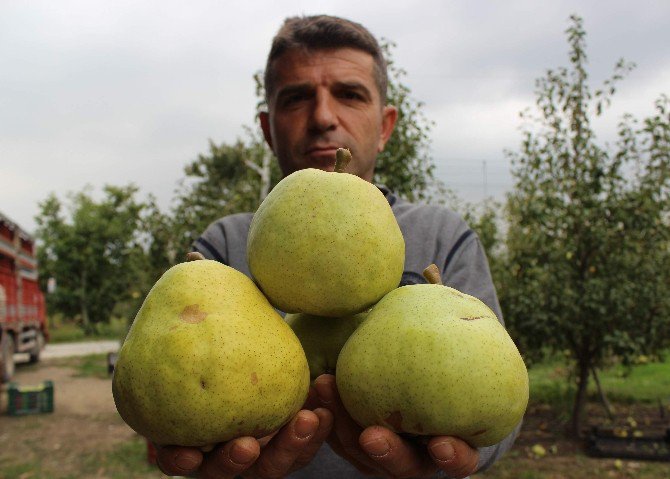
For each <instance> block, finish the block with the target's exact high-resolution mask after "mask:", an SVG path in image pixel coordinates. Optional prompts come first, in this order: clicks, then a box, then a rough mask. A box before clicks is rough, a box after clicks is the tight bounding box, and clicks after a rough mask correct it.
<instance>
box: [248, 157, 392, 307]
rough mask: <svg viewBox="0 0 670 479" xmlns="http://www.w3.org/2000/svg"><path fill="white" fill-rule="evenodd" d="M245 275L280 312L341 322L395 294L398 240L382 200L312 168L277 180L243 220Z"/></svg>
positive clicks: (358, 183) (349, 178)
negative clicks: (247, 271) (246, 228)
mask: <svg viewBox="0 0 670 479" xmlns="http://www.w3.org/2000/svg"><path fill="white" fill-rule="evenodd" d="M247 259H248V263H249V269H250V270H251V274H252V276H253V277H254V279H255V281H256V282H257V283H258V285H259V286H260V288H261V290H262V291H263V292H264V293H265V295H266V296H267V297H268V299H269V300H270V302H271V303H272V304H273V305H274V306H276V307H277V308H278V309H280V310H281V311H284V312H287V313H308V314H313V315H316V316H328V317H342V316H349V315H352V314H356V313H359V312H361V311H364V310H365V309H368V308H369V307H370V306H372V305H373V304H375V303H376V302H377V301H379V300H380V299H381V298H382V297H383V296H384V295H385V294H386V293H388V292H389V291H391V290H392V289H394V288H396V287H398V284H399V283H400V279H401V277H402V272H403V266H404V262H405V241H404V238H403V236H402V233H401V231H400V227H399V226H398V222H397V221H396V219H395V216H393V212H392V211H391V207H390V205H389V203H388V201H387V200H386V198H385V197H384V194H383V193H382V192H381V191H380V190H379V188H377V187H376V186H374V185H373V184H372V183H369V182H367V181H365V180H362V179H361V178H359V177H357V176H355V175H351V174H349V173H338V172H326V171H321V170H317V169H314V168H308V169H304V170H299V171H296V172H294V173H292V174H290V175H288V176H287V177H285V178H284V179H282V180H281V181H280V182H279V183H278V184H277V185H276V186H275V187H274V188H273V189H272V191H271V192H270V193H269V194H268V196H267V197H266V198H265V199H264V200H263V202H262V203H261V205H260V207H259V208H258V210H257V211H256V213H255V214H254V217H253V219H252V221H251V227H250V230H249V236H248V242H247Z"/></svg>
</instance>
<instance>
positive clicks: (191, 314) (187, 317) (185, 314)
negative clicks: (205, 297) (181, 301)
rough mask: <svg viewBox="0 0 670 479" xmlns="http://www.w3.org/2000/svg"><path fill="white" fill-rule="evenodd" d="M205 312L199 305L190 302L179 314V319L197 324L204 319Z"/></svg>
mask: <svg viewBox="0 0 670 479" xmlns="http://www.w3.org/2000/svg"><path fill="white" fill-rule="evenodd" d="M206 317H207V313H206V312H204V311H201V310H200V305H198V304H190V305H188V306H186V307H185V308H184V309H183V310H182V312H181V313H180V314H179V319H181V320H182V321H183V322H185V323H189V324H197V323H200V322H202V321H204V320H205V318H206Z"/></svg>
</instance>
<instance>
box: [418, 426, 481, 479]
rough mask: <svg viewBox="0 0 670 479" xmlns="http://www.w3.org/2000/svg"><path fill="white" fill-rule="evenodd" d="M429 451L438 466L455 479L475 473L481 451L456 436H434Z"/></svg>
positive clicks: (429, 443)
mask: <svg viewBox="0 0 670 479" xmlns="http://www.w3.org/2000/svg"><path fill="white" fill-rule="evenodd" d="M428 453H429V454H430V456H431V458H432V459H433V461H434V462H435V464H436V465H437V467H439V468H440V469H441V470H443V471H444V472H445V473H446V474H447V476H449V477H453V478H455V479H460V478H462V477H467V476H469V475H471V474H473V473H474V472H475V470H476V469H477V463H478V462H479V451H477V449H473V448H472V447H470V446H469V445H468V443H466V442H465V441H462V440H460V439H458V438H455V437H446V436H438V437H434V438H432V439H431V440H430V441H428Z"/></svg>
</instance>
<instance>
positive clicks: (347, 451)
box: [314, 374, 377, 474]
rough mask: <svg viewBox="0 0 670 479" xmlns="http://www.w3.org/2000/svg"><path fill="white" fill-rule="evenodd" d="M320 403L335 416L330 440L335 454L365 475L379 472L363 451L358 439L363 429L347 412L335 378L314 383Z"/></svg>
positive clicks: (327, 377) (322, 379) (319, 379)
mask: <svg viewBox="0 0 670 479" xmlns="http://www.w3.org/2000/svg"><path fill="white" fill-rule="evenodd" d="M314 388H315V389H316V392H317V395H318V398H319V401H320V402H321V404H322V405H323V406H324V407H326V408H328V410H330V412H331V413H332V414H333V421H334V422H333V434H331V437H330V438H329V440H328V443H329V444H330V447H331V448H332V449H333V451H335V453H337V454H339V455H340V456H342V457H344V458H345V459H346V460H347V461H349V462H350V463H351V464H352V465H353V466H354V467H356V468H357V469H358V470H360V471H361V472H363V473H364V474H371V473H373V472H375V471H376V470H377V468H376V467H375V464H374V462H373V461H371V460H370V458H369V457H368V456H367V455H366V454H365V453H364V452H363V451H362V450H361V448H360V445H359V443H358V438H359V436H360V434H361V432H362V430H363V429H362V428H361V427H360V426H359V425H358V424H356V422H355V421H354V420H353V419H352V418H351V416H350V415H349V413H348V412H347V411H346V409H345V408H344V406H343V405H342V402H341V401H340V397H339V394H338V393H337V386H336V384H335V376H333V375H331V374H323V375H321V376H319V377H318V378H316V380H315V381H314Z"/></svg>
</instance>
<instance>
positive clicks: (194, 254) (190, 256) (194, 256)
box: [186, 251, 207, 261]
mask: <svg viewBox="0 0 670 479" xmlns="http://www.w3.org/2000/svg"><path fill="white" fill-rule="evenodd" d="M199 259H207V258H205V257H204V256H203V254H202V253H200V252H198V251H191V252H190V253H186V261H197V260H199Z"/></svg>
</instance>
